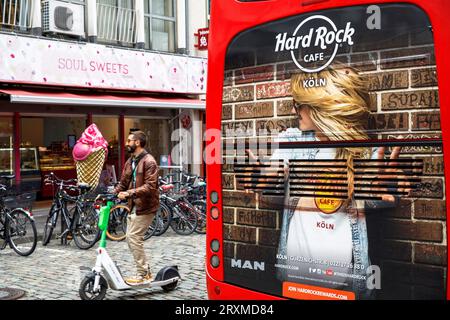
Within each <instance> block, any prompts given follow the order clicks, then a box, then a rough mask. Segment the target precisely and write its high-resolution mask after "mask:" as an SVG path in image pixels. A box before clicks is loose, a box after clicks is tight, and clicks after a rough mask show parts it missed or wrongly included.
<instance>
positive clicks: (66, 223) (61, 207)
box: [42, 173, 100, 249]
mask: <svg viewBox="0 0 450 320" xmlns="http://www.w3.org/2000/svg"><path fill="white" fill-rule="evenodd" d="M76 183H77V181H76V179H70V180H62V179H59V178H58V177H56V176H55V175H54V174H53V173H51V174H49V175H47V176H46V177H45V184H46V185H53V186H55V187H56V192H55V196H54V198H53V203H52V206H51V208H50V211H49V215H48V218H47V221H46V224H45V227H44V236H43V239H42V243H43V245H44V246H45V245H47V244H48V243H49V242H50V240H51V237H52V234H53V230H54V229H55V227H56V224H57V222H58V218H59V216H60V215H61V217H62V219H63V224H62V225H63V228H64V230H62V233H61V234H59V235H57V238H60V239H61V240H62V242H63V243H67V242H68V240H70V238H73V240H74V242H75V245H76V246H77V247H78V248H80V249H89V248H91V247H92V246H93V245H94V244H95V243H96V242H97V240H98V239H99V237H100V231H99V229H98V225H97V223H98V214H97V211H96V210H95V208H94V201H93V199H90V198H89V196H88V192H89V191H90V189H91V187H90V186H89V185H88V184H85V183H80V184H78V185H76ZM67 191H73V192H77V193H78V195H77V196H72V195H69V194H68V193H67ZM69 203H73V204H74V206H73V207H72V208H70V209H69V208H68V204H69Z"/></svg>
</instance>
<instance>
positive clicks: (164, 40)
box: [144, 0, 176, 52]
mask: <svg viewBox="0 0 450 320" xmlns="http://www.w3.org/2000/svg"><path fill="white" fill-rule="evenodd" d="M144 19H145V48H146V49H151V50H158V51H167V52H174V51H175V50H176V45H175V23H176V18H175V1H174V0H144Z"/></svg>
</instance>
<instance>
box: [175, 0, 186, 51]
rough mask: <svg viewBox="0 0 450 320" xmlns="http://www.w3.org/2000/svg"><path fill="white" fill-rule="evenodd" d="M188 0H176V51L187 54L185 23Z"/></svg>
mask: <svg viewBox="0 0 450 320" xmlns="http://www.w3.org/2000/svg"><path fill="white" fill-rule="evenodd" d="M187 8H188V0H177V11H176V12H177V19H176V20H177V21H176V28H177V52H178V53H180V54H187V52H188V47H187V35H188V32H187V31H186V29H188V30H189V26H188V25H187V21H188V12H187Z"/></svg>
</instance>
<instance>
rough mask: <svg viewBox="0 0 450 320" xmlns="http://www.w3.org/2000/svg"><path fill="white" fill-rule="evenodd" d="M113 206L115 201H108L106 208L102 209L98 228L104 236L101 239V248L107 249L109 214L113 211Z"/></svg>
mask: <svg viewBox="0 0 450 320" xmlns="http://www.w3.org/2000/svg"><path fill="white" fill-rule="evenodd" d="M113 205H114V202H113V201H108V202H107V203H106V206H103V207H101V208H100V215H99V218H98V227H99V229H100V230H101V231H102V236H101V238H100V245H99V248H106V231H107V230H108V223H109V212H110V211H111V208H112V206H113Z"/></svg>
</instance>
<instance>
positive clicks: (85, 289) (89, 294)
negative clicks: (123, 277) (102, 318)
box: [78, 275, 108, 300]
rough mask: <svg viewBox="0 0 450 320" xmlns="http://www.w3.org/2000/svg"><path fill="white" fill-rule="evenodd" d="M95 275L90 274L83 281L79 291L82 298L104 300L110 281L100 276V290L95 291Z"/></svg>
mask: <svg viewBox="0 0 450 320" xmlns="http://www.w3.org/2000/svg"><path fill="white" fill-rule="evenodd" d="M94 282H95V275H88V276H86V277H84V279H83V281H81V284H80V289H79V290H78V293H79V295H80V298H81V300H103V298H105V295H106V290H107V289H108V282H106V279H105V278H103V277H102V276H100V290H99V291H98V292H94Z"/></svg>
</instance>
